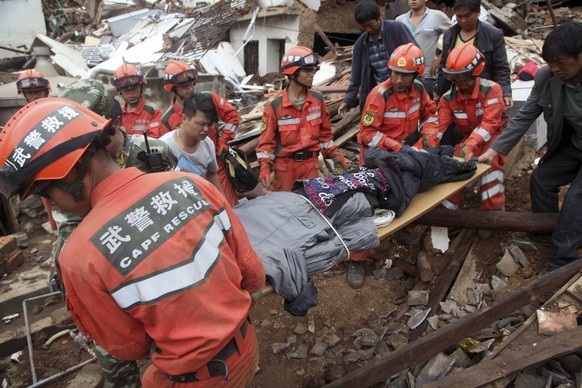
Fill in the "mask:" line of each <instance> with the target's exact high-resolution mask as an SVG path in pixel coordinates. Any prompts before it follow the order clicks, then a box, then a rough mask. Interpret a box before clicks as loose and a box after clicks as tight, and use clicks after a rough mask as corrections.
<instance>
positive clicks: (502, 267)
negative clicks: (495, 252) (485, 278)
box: [495, 249, 519, 276]
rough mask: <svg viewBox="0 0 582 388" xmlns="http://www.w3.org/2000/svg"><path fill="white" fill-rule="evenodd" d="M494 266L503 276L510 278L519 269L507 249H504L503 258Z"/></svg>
mask: <svg viewBox="0 0 582 388" xmlns="http://www.w3.org/2000/svg"><path fill="white" fill-rule="evenodd" d="M495 266H496V267H497V269H498V270H499V272H501V273H502V274H503V275H505V276H512V275H513V274H514V273H516V272H517V270H518V269H519V266H518V265H517V263H516V262H515V260H514V259H513V255H512V254H511V253H510V251H509V249H505V254H504V255H503V258H502V259H501V260H500V261H499V262H498V263H497V264H496V265H495Z"/></svg>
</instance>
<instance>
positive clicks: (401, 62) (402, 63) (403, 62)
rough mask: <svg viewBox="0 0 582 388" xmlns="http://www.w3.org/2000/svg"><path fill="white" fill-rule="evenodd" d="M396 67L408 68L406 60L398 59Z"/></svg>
mask: <svg viewBox="0 0 582 388" xmlns="http://www.w3.org/2000/svg"><path fill="white" fill-rule="evenodd" d="M396 66H398V67H405V66H406V58H404V57H400V58H398V62H396Z"/></svg>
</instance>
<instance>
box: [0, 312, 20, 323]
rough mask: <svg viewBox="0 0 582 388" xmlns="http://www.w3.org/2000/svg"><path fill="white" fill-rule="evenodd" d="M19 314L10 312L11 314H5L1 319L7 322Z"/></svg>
mask: <svg viewBox="0 0 582 388" xmlns="http://www.w3.org/2000/svg"><path fill="white" fill-rule="evenodd" d="M18 316H19V314H18V313H16V314H11V315H6V316H5V317H2V321H3V322H4V323H5V324H9V323H10V322H12V320H13V319H15V318H18Z"/></svg>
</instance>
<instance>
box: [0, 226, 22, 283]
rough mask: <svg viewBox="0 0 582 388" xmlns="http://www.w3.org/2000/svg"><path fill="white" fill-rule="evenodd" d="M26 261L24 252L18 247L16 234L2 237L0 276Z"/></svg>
mask: <svg viewBox="0 0 582 388" xmlns="http://www.w3.org/2000/svg"><path fill="white" fill-rule="evenodd" d="M22 263H24V254H23V253H22V251H21V250H20V249H18V245H17V241H16V237H15V236H14V235H10V236H1V237H0V276H2V275H4V274H5V273H10V272H12V271H14V270H15V269H16V268H18V266H20V265H21V264H22Z"/></svg>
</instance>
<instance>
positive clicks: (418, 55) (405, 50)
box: [388, 43, 424, 75]
mask: <svg viewBox="0 0 582 388" xmlns="http://www.w3.org/2000/svg"><path fill="white" fill-rule="evenodd" d="M388 68H389V69H390V70H394V71H399V72H401V73H417V74H420V75H423V74H424V56H423V55H422V50H421V49H419V48H418V47H416V46H415V45H414V44H412V43H408V44H404V45H402V46H398V47H396V49H395V50H394V51H393V52H392V55H391V56H390V60H389V61H388Z"/></svg>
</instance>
